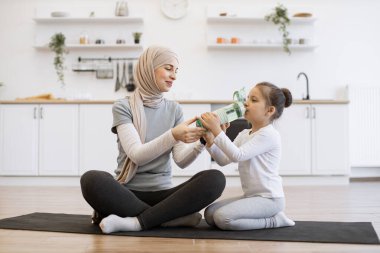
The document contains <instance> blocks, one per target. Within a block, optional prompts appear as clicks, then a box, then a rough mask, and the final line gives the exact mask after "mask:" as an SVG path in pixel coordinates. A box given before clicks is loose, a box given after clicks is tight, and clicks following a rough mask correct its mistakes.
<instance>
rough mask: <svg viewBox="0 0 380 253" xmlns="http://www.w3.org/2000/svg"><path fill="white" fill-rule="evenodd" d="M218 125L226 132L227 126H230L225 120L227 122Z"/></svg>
mask: <svg viewBox="0 0 380 253" xmlns="http://www.w3.org/2000/svg"><path fill="white" fill-rule="evenodd" d="M220 127H221V128H222V130H223V132H226V131H227V128H229V127H230V123H229V122H227V123H225V124H222V125H220Z"/></svg>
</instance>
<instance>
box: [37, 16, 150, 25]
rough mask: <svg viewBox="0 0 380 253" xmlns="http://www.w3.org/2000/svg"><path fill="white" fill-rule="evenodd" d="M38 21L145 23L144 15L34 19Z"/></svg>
mask: <svg viewBox="0 0 380 253" xmlns="http://www.w3.org/2000/svg"><path fill="white" fill-rule="evenodd" d="M33 20H34V21H35V22H36V23H41V24H42V23H44V24H51V23H103V24H104V23H120V24H127V23H143V22H144V20H143V18H142V17H93V18H92V17H62V18H52V17H36V18H34V19H33Z"/></svg>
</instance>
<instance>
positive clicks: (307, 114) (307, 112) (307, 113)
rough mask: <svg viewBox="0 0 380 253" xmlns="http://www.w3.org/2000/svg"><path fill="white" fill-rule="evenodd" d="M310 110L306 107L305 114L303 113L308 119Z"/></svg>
mask: <svg viewBox="0 0 380 253" xmlns="http://www.w3.org/2000/svg"><path fill="white" fill-rule="evenodd" d="M309 110H310V108H309V107H306V113H305V117H306V118H307V119H308V118H309V117H310V115H309V114H310V112H309Z"/></svg>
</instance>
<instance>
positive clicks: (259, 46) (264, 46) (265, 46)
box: [207, 44, 317, 51]
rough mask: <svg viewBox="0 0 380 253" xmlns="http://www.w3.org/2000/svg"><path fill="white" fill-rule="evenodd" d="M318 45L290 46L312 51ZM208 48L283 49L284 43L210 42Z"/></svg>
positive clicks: (293, 48) (295, 49)
mask: <svg viewBox="0 0 380 253" xmlns="http://www.w3.org/2000/svg"><path fill="white" fill-rule="evenodd" d="M316 47H317V45H289V48H290V49H291V50H292V51H293V50H294V51H303V50H305V51H312V50H314V49H315V48H316ZM207 48H208V49H220V50H224V49H225V50H229V49H257V50H261V49H263V50H266V49H282V48H283V46H282V45H278V44H276V45H273V44H208V45H207Z"/></svg>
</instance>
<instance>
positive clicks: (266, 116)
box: [244, 86, 274, 125]
mask: <svg viewBox="0 0 380 253" xmlns="http://www.w3.org/2000/svg"><path fill="white" fill-rule="evenodd" d="M244 106H245V109H246V110H245V114H244V118H246V119H247V120H248V121H249V122H251V123H252V125H255V124H262V123H267V122H268V121H270V117H271V116H272V114H273V113H271V111H272V110H273V109H274V107H273V106H267V105H266V101H265V98H264V96H263V94H262V93H261V90H260V89H259V88H258V87H257V86H255V87H254V88H252V89H251V90H250V92H249V95H248V98H247V100H246V101H245V103H244Z"/></svg>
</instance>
